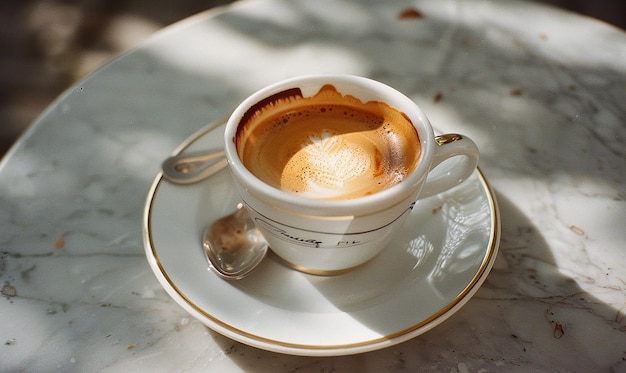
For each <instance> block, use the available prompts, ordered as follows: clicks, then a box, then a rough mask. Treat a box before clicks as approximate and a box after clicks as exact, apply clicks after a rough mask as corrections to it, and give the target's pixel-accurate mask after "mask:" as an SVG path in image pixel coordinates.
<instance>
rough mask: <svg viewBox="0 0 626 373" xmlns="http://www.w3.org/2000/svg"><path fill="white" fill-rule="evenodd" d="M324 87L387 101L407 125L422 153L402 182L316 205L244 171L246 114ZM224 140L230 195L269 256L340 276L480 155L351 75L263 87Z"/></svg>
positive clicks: (385, 89) (459, 178)
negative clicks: (287, 95)
mask: <svg viewBox="0 0 626 373" xmlns="http://www.w3.org/2000/svg"><path fill="white" fill-rule="evenodd" d="M327 84H331V85H333V86H334V87H335V88H336V89H337V90H338V91H339V92H340V93H342V94H344V95H351V96H354V97H356V98H359V99H360V100H361V101H362V102H367V101H372V100H373V101H382V102H385V103H387V104H388V105H390V106H392V107H394V108H396V109H397V110H399V111H401V112H403V113H404V114H405V115H406V116H407V117H408V118H409V119H410V121H411V122H412V123H413V126H414V127H415V129H416V131H417V134H418V137H419V141H420V145H421V154H420V157H419V161H418V163H417V165H416V167H415V169H414V170H413V172H411V173H410V174H409V175H408V176H407V177H406V178H405V179H404V180H403V181H401V182H399V183H398V184H395V185H393V186H391V187H389V188H387V189H384V190H382V191H379V192H377V193H374V194H371V195H368V196H364V197H358V198H353V199H345V200H334V201H327V200H315V199H310V198H305V197H302V196H299V195H296V194H293V193H290V192H286V191H283V190H280V189H278V188H275V187H272V186H270V185H268V184H266V183H264V182H263V181H261V180H260V179H259V178H257V177H256V176H255V175H254V174H252V173H251V172H250V171H249V170H248V169H247V168H246V167H245V166H244V164H243V162H242V160H241V159H240V158H239V155H238V151H237V148H236V143H235V142H236V141H235V136H236V134H237V130H238V128H239V126H240V122H242V118H244V116H245V115H247V114H246V113H248V114H249V111H250V110H251V108H255V107H257V106H258V104H259V103H261V102H263V103H268V102H271V101H272V100H273V98H272V97H277V96H280V93H282V92H285V91H287V90H293V89H296V90H299V91H300V92H301V94H302V95H303V96H304V97H310V96H313V95H315V94H316V93H317V92H318V91H319V90H320V88H321V87H322V86H324V85H327ZM224 136H225V137H224V138H225V153H226V158H227V159H228V163H229V165H230V170H231V173H232V175H233V179H234V184H235V186H236V189H237V191H238V193H239V195H240V197H241V199H242V202H243V203H244V205H245V207H246V208H247V209H248V210H249V212H250V214H251V216H252V217H253V220H254V222H255V224H256V226H257V227H258V228H259V229H260V230H261V233H262V234H263V236H264V237H265V239H266V240H267V242H268V243H269V246H270V248H271V249H272V251H273V252H274V253H275V254H277V255H278V256H279V257H280V258H282V259H283V260H284V261H285V263H287V264H288V265H290V266H291V267H293V268H295V269H297V270H300V271H303V272H307V273H312V274H318V275H333V274H339V273H343V272H345V271H348V270H351V269H353V268H356V267H358V266H360V265H362V264H364V263H366V262H368V261H369V260H371V259H372V258H374V257H375V256H376V255H377V254H379V253H380V252H381V251H382V250H383V249H384V248H385V246H386V244H387V243H388V242H389V240H390V239H391V238H392V237H393V236H394V234H395V232H396V231H397V230H398V229H399V228H400V227H401V226H402V224H403V223H404V221H405V219H406V217H407V216H408V215H409V213H410V211H411V209H412V208H413V205H414V204H415V201H416V200H417V199H418V198H425V197H428V196H432V195H434V194H437V193H441V192H443V191H445V190H447V189H450V188H451V187H454V186H456V185H458V184H460V183H461V182H463V181H464V180H465V179H467V178H468V177H469V176H470V175H471V174H472V173H473V172H474V170H475V169H476V166H477V163H478V148H477V147H476V145H475V144H474V142H473V141H472V140H470V139H469V138H467V137H465V136H461V135H457V134H448V135H442V136H437V137H435V136H434V133H433V129H432V127H431V125H430V123H429V121H428V119H427V118H426V116H425V115H424V113H423V112H422V110H421V109H420V108H419V107H418V106H417V105H416V104H415V103H414V102H413V101H412V100H411V99H409V98H408V97H407V96H405V95H403V94H402V93H400V92H398V91H397V90H395V89H393V88H391V87H389V86H387V85H385V84H383V83H380V82H377V81H374V80H371V79H367V78H362V77H357V76H350V75H322V76H304V77H298V78H293V79H289V80H285V81H282V82H279V83H276V84H273V85H270V86H268V87H266V88H263V89H261V90H260V91H258V92H256V93H254V94H252V95H251V96H249V97H248V98H247V99H245V100H244V101H243V102H242V103H241V104H240V105H239V106H238V107H237V108H236V109H235V111H234V112H233V114H232V115H231V116H230V118H229V120H228V122H227V124H226V129H225V133H224ZM446 160H449V161H448V162H444V161H446Z"/></svg>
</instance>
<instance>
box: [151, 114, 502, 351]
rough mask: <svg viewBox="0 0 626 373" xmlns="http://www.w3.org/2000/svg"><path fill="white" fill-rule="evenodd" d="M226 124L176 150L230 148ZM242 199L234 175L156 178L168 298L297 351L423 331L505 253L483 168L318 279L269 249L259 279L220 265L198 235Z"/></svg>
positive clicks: (381, 341)
mask: <svg viewBox="0 0 626 373" xmlns="http://www.w3.org/2000/svg"><path fill="white" fill-rule="evenodd" d="M223 133H224V121H219V122H216V123H214V124H212V125H209V126H207V127H205V128H203V129H202V130H200V131H199V132H197V133H196V134H194V135H193V136H191V137H190V138H189V139H188V140H187V141H185V143H183V144H182V145H181V146H180V147H179V148H178V149H177V150H176V153H180V152H187V151H199V150H208V149H220V148H222V147H223ZM237 202H238V198H237V195H236V192H235V191H234V188H233V184H232V180H231V176H230V174H229V171H228V170H226V169H225V170H222V171H220V172H219V173H217V174H215V175H213V176H212V177H210V178H209V179H207V180H204V181H202V182H200V183H197V184H193V185H186V186H180V185H174V184H172V183H169V182H167V181H166V180H164V179H163V178H162V175H161V174H159V175H157V176H156V178H155V180H154V182H153V184H152V187H151V188H150V192H149V194H148V198H147V202H146V206H145V211H144V216H143V237H144V243H145V251H146V256H147V258H148V262H149V263H150V266H151V268H152V270H153V271H154V274H155V275H156V277H157V279H158V280H159V282H160V283H161V285H162V286H163V288H164V289H165V290H166V291H167V293H168V294H169V295H170V296H171V297H172V298H173V299H174V300H175V301H176V302H177V303H178V304H179V305H180V306H181V307H183V308H184V309H185V310H186V311H187V312H189V313H190V314H191V315H192V316H193V317H195V318H197V319H198V320H200V321H201V322H202V323H204V324H205V325H206V326H208V327H209V328H211V329H213V330H214V331H216V332H218V333H220V334H223V335H225V336H227V337H229V338H232V339H234V340H237V341H239V342H242V343H245V344H247V345H250V346H254V347H257V348H261V349H264V350H269V351H275V352H281V353H286V354H293V355H308V356H337V355H348V354H356V353H361V352H366V351H373V350H377V349H381V348H385V347H389V346H392V345H395V344H397V343H400V342H403V341H406V340H408V339H411V338H413V337H415V336H418V335H420V334H422V333H424V332H426V331H428V330H430V329H432V328H433V327H435V326H437V325H439V324H440V323H441V322H443V321H444V320H446V319H447V318H449V317H450V316H451V315H452V314H454V313H455V312H457V311H458V310H459V309H460V308H461V307H462V306H463V305H464V304H465V303H466V302H467V301H468V300H469V299H470V298H471V297H472V296H473V295H474V293H476V291H477V290H478V288H479V287H480V285H481V284H482V283H483V282H484V280H485V278H486V277H487V275H488V273H489V271H490V269H491V267H492V265H493V262H494V260H495V257H496V253H497V251H498V245H499V240H500V221H499V213H498V208H497V205H496V200H495V196H494V193H493V191H492V190H491V188H490V187H489V185H488V183H487V181H486V180H485V178H484V176H483V175H482V173H481V172H480V170H477V171H476V172H475V173H474V175H472V176H471V177H470V179H468V180H467V181H466V182H464V183H463V184H461V185H459V186H457V187H455V188H453V189H451V190H449V191H448V192H445V193H442V194H440V195H437V196H434V197H430V198H427V199H423V200H420V201H418V202H417V204H416V205H415V207H414V209H413V211H412V212H411V214H410V216H409V217H408V219H407V221H406V223H405V224H404V227H403V229H402V230H401V232H400V233H399V234H398V236H397V237H395V238H394V239H393V241H392V242H391V243H390V244H389V245H388V246H387V247H386V248H385V249H384V250H383V252H382V253H380V254H379V255H378V256H377V257H375V258H374V259H373V260H372V261H370V263H368V264H367V265H365V266H363V267H361V268H358V269H355V270H354V271H351V272H348V273H346V274H343V275H337V276H328V277H324V276H315V275H310V274H305V273H302V272H298V271H296V270H293V269H291V268H288V267H286V266H285V265H283V264H282V262H281V261H280V260H279V259H278V258H276V257H275V256H273V255H269V256H268V257H266V258H265V260H264V261H263V262H262V263H261V265H260V266H259V267H258V268H257V269H256V270H255V271H254V272H252V274H250V276H248V277H246V278H244V279H242V280H238V281H225V280H223V279H221V278H220V277H218V276H217V275H216V274H215V273H214V272H212V271H211V270H210V269H209V268H208V265H207V261H206V259H205V257H204V253H203V251H202V246H201V244H200V240H201V237H202V233H203V230H204V228H205V227H206V226H207V225H208V224H209V223H211V222H212V221H213V220H215V219H217V218H218V217H221V216H223V215H226V214H229V213H231V212H232V211H234V210H235V208H236V205H237Z"/></svg>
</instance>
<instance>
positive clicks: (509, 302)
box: [211, 191, 623, 372]
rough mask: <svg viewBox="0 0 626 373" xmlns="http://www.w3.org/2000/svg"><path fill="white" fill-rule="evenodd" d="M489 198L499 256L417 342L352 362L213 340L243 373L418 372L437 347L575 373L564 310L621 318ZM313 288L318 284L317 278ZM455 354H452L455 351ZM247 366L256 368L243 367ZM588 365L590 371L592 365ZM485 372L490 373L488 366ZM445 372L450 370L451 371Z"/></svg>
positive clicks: (458, 355) (515, 212) (510, 209)
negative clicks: (496, 214)
mask: <svg viewBox="0 0 626 373" xmlns="http://www.w3.org/2000/svg"><path fill="white" fill-rule="evenodd" d="M495 193H496V195H497V201H498V205H499V210H500V216H501V223H502V226H501V240H500V249H499V252H498V254H497V255H498V256H497V258H496V261H495V264H494V266H493V268H492V270H491V272H490V273H489V275H488V276H487V278H486V280H485V282H484V283H483V284H482V286H481V288H480V290H478V292H477V293H476V294H475V295H474V296H473V297H472V299H470V300H469V301H468V302H467V304H465V305H464V306H463V307H462V308H461V309H460V310H458V312H456V313H454V314H453V315H451V316H450V317H449V318H448V319H447V320H445V321H444V322H443V323H441V324H440V325H437V326H436V327H434V328H433V329H431V330H429V331H427V332H425V333H424V334H421V335H418V336H416V337H414V338H412V339H409V340H408V341H405V342H402V343H399V344H397V345H395V346H391V347H388V348H384V349H381V350H378V351H374V352H370V353H366V354H360V355H358V356H359V358H358V359H355V358H354V355H347V356H333V357H307V356H295V355H286V354H281V353H276V352H270V351H264V350H261V349H258V348H255V347H251V346H247V345H244V344H242V343H239V342H236V341H233V340H231V339H229V338H227V337H224V336H221V335H218V334H217V333H213V332H212V334H211V335H212V336H213V339H214V340H215V342H216V343H217V344H218V345H219V346H220V347H221V348H222V349H223V351H224V352H225V354H227V355H228V357H229V358H231V359H232V360H233V362H235V363H237V364H238V365H239V366H240V367H241V368H242V369H244V370H246V369H252V368H253V369H254V371H256V372H275V371H277V370H276V368H277V367H280V369H279V370H280V371H295V370H298V371H315V372H319V371H333V370H334V369H336V368H337V367H342V370H344V368H346V367H347V369H358V368H359V367H361V368H362V367H363V366H369V363H372V364H374V362H375V365H376V366H388V367H389V366H397V365H398V362H399V360H401V361H402V364H405V365H406V364H409V365H410V364H412V363H414V364H417V365H416V366H419V364H422V363H426V362H429V361H431V360H430V358H429V357H428V351H429V349H438V348H439V349H440V348H442V347H444V346H447V351H448V352H449V356H448V357H447V358H448V359H449V360H450V361H462V360H460V359H463V358H467V356H466V354H468V353H470V354H471V353H477V354H480V356H483V358H484V359H486V360H487V361H489V360H491V364H495V362H496V360H497V361H500V362H502V361H518V362H519V361H529V362H532V361H534V359H537V358H545V357H544V355H546V354H547V355H549V356H551V357H555V359H556V360H555V361H553V363H554V366H560V367H563V366H565V367H567V365H568V364H569V365H570V366H569V367H568V368H571V369H574V370H576V369H577V368H578V367H577V365H575V364H580V360H578V361H577V362H575V361H576V359H569V360H571V361H570V362H568V358H567V356H570V354H571V351H572V344H571V343H569V341H568V338H567V337H566V336H567V335H568V334H569V333H572V334H574V333H581V332H583V331H581V330H580V328H581V327H582V326H581V325H574V324H571V323H570V321H571V320H570V319H568V310H569V309H572V308H573V309H577V310H580V309H585V310H587V311H588V313H589V314H590V315H598V316H600V317H602V318H603V319H604V320H603V322H604V323H609V324H611V325H612V326H613V328H615V329H618V328H620V323H621V321H622V318H618V317H615V314H616V310H615V309H614V308H612V307H611V306H609V305H607V304H605V303H603V302H601V301H600V300H598V299H597V298H595V297H594V296H593V295H592V294H589V293H588V292H585V291H584V290H582V289H581V288H580V287H579V286H578V284H577V283H576V281H574V280H573V279H572V278H570V277H568V276H567V275H565V274H563V273H561V272H559V271H558V267H557V265H556V262H555V259H554V257H553V255H552V254H551V252H550V247H549V245H548V244H547V242H546V240H545V239H544V238H543V237H542V235H541V234H540V230H539V229H538V228H537V227H536V226H535V225H534V224H533V222H532V221H531V220H530V219H528V217H526V216H525V215H524V213H523V212H521V211H520V210H519V209H518V208H517V207H516V206H515V204H514V203H512V202H511V201H509V200H508V199H507V198H506V197H504V196H503V195H501V194H499V193H497V191H496V192H495ZM429 260H430V259H429ZM424 265H427V263H424ZM315 282H317V283H323V281H321V282H320V281H319V278H318V279H317V281H314V283H315ZM318 289H319V290H320V292H322V293H323V292H324V291H327V289H326V288H325V287H324V286H319V287H318ZM333 297H334V296H333ZM343 306H344V305H341V304H339V305H338V307H343ZM389 317H394V315H393V314H390V315H389ZM358 321H359V322H361V323H363V324H364V325H369V324H372V325H376V322H375V320H368V319H361V320H358ZM621 328H623V326H621ZM468 338H474V339H476V340H477V343H476V344H475V346H473V347H469V348H471V349H472V351H467V348H468V347H467V345H465V344H463V343H462V342H461V341H463V340H468ZM539 338H540V339H539ZM596 338H598V336H596ZM599 338H600V339H601V338H602V336H599ZM607 338H608V336H607ZM478 340H480V343H478ZM456 341H459V342H458V344H457V342H456ZM537 341H539V342H537ZM572 343H576V342H575V341H572ZM456 346H458V349H456V350H455V348H457V347H456ZM615 348H617V349H619V348H618V347H614V348H613V349H615ZM464 349H465V350H464ZM615 352H616V353H618V352H617V351H615ZM559 360H560V361H559ZM583 360H584V359H583ZM252 361H258V362H259V363H258V364H257V365H250V364H251V362H252ZM587 363H588V364H587V365H588V366H589V367H591V368H593V367H594V365H593V362H592V361H589V362H587ZM583 365H584V364H583ZM485 366H486V367H491V368H496V365H489V364H488V363H486V365H485ZM450 367H451V368H456V363H454V364H451V365H450ZM596 368H597V367H596Z"/></svg>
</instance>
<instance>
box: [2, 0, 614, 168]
mask: <svg viewBox="0 0 626 373" xmlns="http://www.w3.org/2000/svg"><path fill="white" fill-rule="evenodd" d="M232 2H233V1H232V0H169V1H168V0H0V47H1V48H0V157H2V156H3V155H4V154H5V153H6V151H7V150H8V149H9V148H10V146H11V145H12V144H13V142H14V141H15V140H16V139H17V138H18V137H19V135H20V134H21V133H22V132H23V131H24V130H25V129H26V128H27V127H28V126H29V125H30V124H31V122H32V121H33V120H35V119H36V117H37V116H38V115H39V114H40V113H41V112H42V111H43V110H44V109H45V108H46V107H47V106H48V105H49V104H50V103H51V102H52V101H53V100H54V99H55V98H56V97H57V96H58V95H59V94H61V93H62V92H63V91H64V90H65V89H66V88H68V87H69V86H70V85H71V84H73V83H74V82H75V81H76V80H78V79H80V78H81V77H83V76H85V75H86V74H88V73H89V72H91V71H93V70H94V69H96V68H97V67H98V66H100V65H101V64H103V63H104V62H106V61H107V60H109V59H111V58H112V57H115V56H117V55H118V54H120V53H122V52H124V51H126V50H128V49H130V48H132V47H134V46H136V45H137V44H139V43H141V42H142V41H143V40H145V39H146V38H148V37H149V36H150V35H151V34H153V33H154V32H156V31H158V30H159V29H161V28H163V27H165V26H167V25H170V24H172V23H174V22H176V21H179V20H181V19H183V18H186V17H188V16H191V15H193V14H196V13H199V12H201V11H204V10H207V9H210V8H213V7H216V6H220V5H225V4H229V3H232ZM541 2H543V3H547V4H550V5H553V6H557V7H560V8H564V9H568V10H570V11H574V12H577V13H580V14H585V15H587V16H590V17H593V18H596V19H599V20H602V21H604V22H607V23H610V24H612V25H614V26H616V27H619V28H621V29H626V1H624V0H543V1H541Z"/></svg>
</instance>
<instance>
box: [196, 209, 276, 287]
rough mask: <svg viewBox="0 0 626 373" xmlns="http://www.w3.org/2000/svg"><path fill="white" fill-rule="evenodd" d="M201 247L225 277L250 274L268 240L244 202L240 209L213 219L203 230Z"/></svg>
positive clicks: (238, 276)
mask: <svg viewBox="0 0 626 373" xmlns="http://www.w3.org/2000/svg"><path fill="white" fill-rule="evenodd" d="M202 247H203V248H204V253H205V255H206V257H207V259H208V261H209V265H210V267H211V268H212V269H214V270H215V272H216V273H217V274H218V275H219V276H220V277H222V278H225V279H228V280H239V279H242V278H244V277H245V276H247V275H248V274H249V273H250V272H251V271H252V270H253V269H254V268H256V266H258V265H259V263H260V262H261V260H262V259H263V258H264V257H265V254H266V253H267V248H268V247H267V242H265V239H264V238H263V236H262V235H261V232H259V230H258V229H257V228H256V227H255V225H254V222H253V221H252V218H250V215H249V214H248V211H247V210H246V209H245V208H244V207H243V205H242V204H241V203H239V204H238V205H237V211H235V212H234V213H233V214H231V215H227V216H225V217H223V218H220V219H218V220H216V221H214V222H213V223H212V224H211V225H209V226H208V227H207V229H206V231H205V232H204V237H203V239H202Z"/></svg>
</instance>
